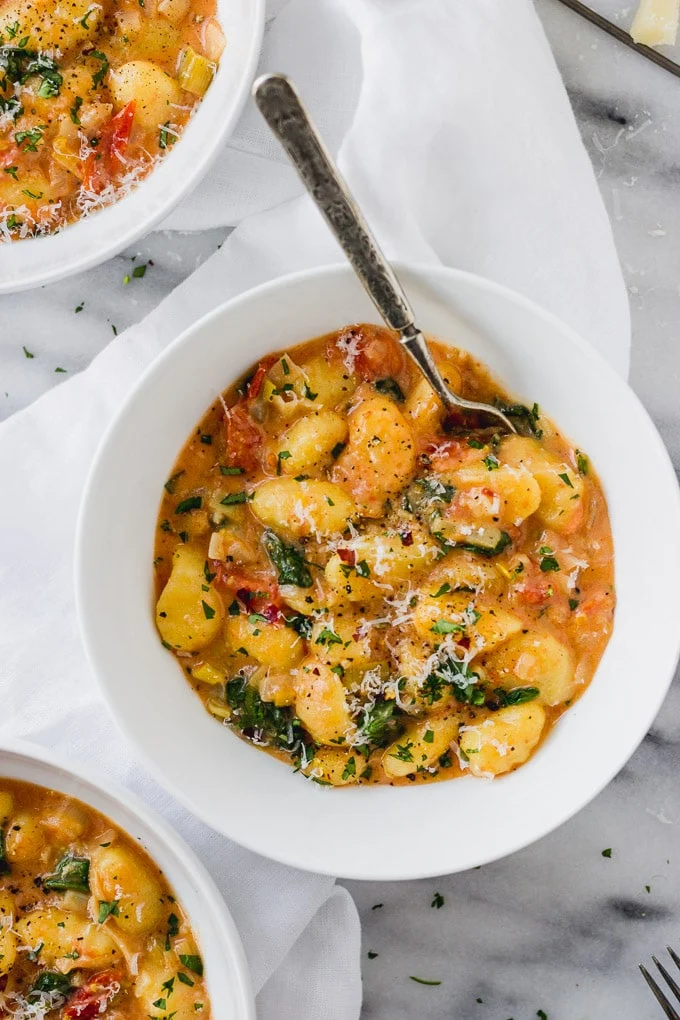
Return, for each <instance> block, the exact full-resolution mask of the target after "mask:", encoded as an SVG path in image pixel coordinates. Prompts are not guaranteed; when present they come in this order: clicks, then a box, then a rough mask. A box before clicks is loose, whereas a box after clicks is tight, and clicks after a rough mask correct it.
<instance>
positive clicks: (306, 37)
mask: <svg viewBox="0 0 680 1020" xmlns="http://www.w3.org/2000/svg"><path fill="white" fill-rule="evenodd" d="M275 7H276V10H274V8H272V11H271V14H272V18H271V19H270V21H269V24H268V30H267V34H266V39H265V49H264V53H263V58H262V63H261V69H263V70H264V69H268V70H283V71H286V72H288V73H289V74H290V75H291V76H293V77H294V78H295V80H296V81H297V82H298V83H299V85H300V87H301V90H302V92H303V95H304V96H305V98H306V99H307V100H308V101H309V105H310V107H311V109H312V112H313V114H314V116H315V118H316V119H317V121H318V123H319V126H320V127H321V129H322V131H323V133H324V136H325V137H326V139H327V141H328V143H329V146H330V148H331V150H332V151H333V152H334V153H335V154H336V155H337V157H338V159H339V162H340V165H341V167H342V170H343V172H344V174H345V176H346V177H347V180H348V181H349V183H350V185H351V187H352V188H353V189H354V191H355V192H356V195H357V197H358V199H359V201H360V203H361V204H362V206H363V207H364V209H365V212H366V214H367V217H368V219H369V221H370V222H371V223H372V224H373V226H374V228H375V230H376V232H377V234H378V236H379V238H380V240H381V242H382V243H383V245H384V247H385V249H386V251H387V253H388V254H389V255H391V256H398V257H399V258H402V259H406V260H413V261H420V262H430V263H440V262H441V263H445V264H447V265H454V266H457V267H460V268H464V269H468V270H474V271H476V272H479V273H482V274H484V275H486V276H489V277H492V278H493V279H495V280H498V281H500V282H502V283H505V284H508V285H510V286H512V287H514V288H516V289H517V290H519V291H521V292H522V293H524V294H527V295H529V296H530V297H532V298H534V299H536V300H537V301H538V302H539V303H541V304H543V305H545V306H546V307H547V308H549V309H551V310H552V311H554V312H556V313H557V314H558V315H560V316H561V317H562V318H564V319H566V320H567V321H568V322H569V323H570V324H571V325H573V326H575V327H576V328H577V329H579V330H580V331H581V333H582V334H583V335H584V336H585V337H586V338H588V339H589V340H590V341H591V342H592V343H593V344H594V345H595V346H597V347H599V349H600V350H601V351H602V352H603V353H604V354H605V355H606V356H607V357H608V358H609V359H610V361H611V362H612V364H613V365H614V366H615V367H616V368H617V369H618V371H619V372H620V373H621V374H625V373H626V371H627V365H628V349H629V323H628V309H627V303H626V297H625V291H624V287H623V282H622V279H621V275H620V272H619V268H618V263H617V259H616V254H615V251H614V247H613V243H612V237H611V232H610V228H609V224H608V221H607V219H606V215H605V212H604V209H603V206H602V203H601V201H600V197H599V194H598V191H597V187H596V184H595V180H594V176H593V173H592V169H591V167H590V164H589V163H588V160H587V157H586V155H585V152H584V150H583V147H582V145H581V142H580V139H579V136H578V132H577V129H576V126H575V123H574V120H573V117H572V114H571V110H570V108H569V105H568V101H567V98H566V94H565V92H564V89H563V86H562V84H561V81H560V79H559V76H558V74H557V71H556V68H555V66H554V63H553V61H552V57H551V55H550V52H549V49H548V47H547V44H546V41H545V39H544V37H543V34H542V31H541V29H540V26H539V24H538V22H537V19H536V17H535V14H534V11H533V8H532V6H531V4H530V3H529V0H475V2H474V3H472V2H467V3H460V2H459V3H451V2H450V0H290V2H289V3H285V2H284V3H282V2H281V0H279V2H278V3H277V4H276V5H275ZM274 14H275V16H273V15H274ZM216 224H233V225H236V229H235V230H234V232H233V233H232V234H231V235H230V237H229V239H228V240H227V242H226V244H225V245H224V246H223V247H222V249H221V250H220V251H219V252H218V253H217V254H216V255H214V256H213V257H212V258H211V259H210V260H209V261H208V262H206V263H205V264H204V265H203V266H202V267H201V268H200V269H199V270H198V271H197V272H196V273H194V275H193V276H191V277H190V278H189V279H188V280H187V281H186V282H185V283H183V284H182V285H181V286H180V287H179V288H178V289H177V290H176V291H175V292H174V293H172V294H171V295H170V296H169V297H168V298H167V299H166V300H165V301H164V302H163V303H162V304H161V305H159V307H158V308H157V309H156V310H155V311H154V312H152V313H151V315H149V316H148V318H147V319H146V320H144V321H143V322H142V323H140V324H138V325H136V326H134V327H132V328H131V329H129V330H128V331H127V332H126V333H124V334H123V335H121V336H120V337H118V338H117V339H116V340H114V341H113V342H112V343H111V344H110V345H109V347H108V348H107V349H106V350H105V351H104V352H103V353H102V354H100V355H99V357H97V358H96V359H95V360H94V361H93V363H92V364H91V366H90V367H89V368H88V369H86V370H85V371H84V372H83V373H81V374H80V375H79V376H76V377H74V378H72V379H70V380H69V381H68V382H66V383H64V384H63V385H61V386H59V387H58V388H56V389H54V390H52V391H50V392H48V393H47V394H45V395H44V396H43V397H41V398H40V400H38V401H37V402H36V403H35V404H33V405H32V406H31V407H29V408H28V409H26V410H25V411H22V412H20V413H18V414H17V415H15V416H14V417H13V418H11V419H9V420H8V421H7V422H6V423H5V424H4V425H2V426H0V478H2V480H3V499H2V509H1V510H0V517H1V520H2V527H1V528H0V705H2V714H1V715H0V740H2V739H9V738H14V737H24V738H27V739H30V740H33V741H34V742H36V743H38V744H41V745H43V746H45V747H51V748H55V749H57V750H59V751H61V752H62V753H63V754H67V755H70V756H72V757H73V758H78V759H80V760H81V761H88V762H92V764H93V765H94V766H96V767H97V768H98V769H99V770H100V771H101V772H103V773H105V774H106V775H107V776H108V777H111V778H117V779H118V780H119V781H120V782H122V783H124V784H125V785H126V786H127V787H129V788H130V789H132V790H134V791H135V792H136V793H137V794H139V795H140V796H141V797H143V798H144V799H145V800H146V801H147V803H149V804H150V805H152V806H153V807H154V808H155V809H156V810H157V811H160V812H161V813H162V814H163V815H164V816H165V817H166V818H167V819H168V820H169V821H170V822H171V823H172V824H173V825H174V826H175V827H176V828H177V829H178V831H179V832H180V833H181V834H182V835H183V836H184V838H185V839H186V840H187V841H188V842H189V843H190V844H191V845H192V846H193V847H194V849H195V850H196V851H197V852H198V854H199V855H200V857H201V858H202V859H203V861H204V862H205V864H206V866H207V867H208V869H209V871H210V872H211V874H212V875H213V877H214V878H215V880H216V882H217V884H218V886H219V888H220V889H221V890H222V892H223V894H224V896H225V899H226V901H227V903H228V905H229V907H230V908H231V910H232V913H233V915H234V919H235V921H236V924H237V926H238V929H239V931H240V933H241V937H242V939H243V943H244V946H245V950H246V954H247V956H248V960H249V963H250V968H251V972H252V976H253V983H254V986H255V989H256V991H257V993H258V1000H257V1005H258V1016H259V1017H261V1018H263V1020H289V1018H290V1020H293V1018H294V1020H318V1018H319V1017H324V1018H329V1020H356V1018H357V1017H358V1016H359V1012H360V1004H361V979H360V931H359V921H358V917H357V912H356V909H355V907H354V904H353V902H352V900H351V898H350V896H349V894H348V893H347V892H346V891H345V890H344V889H342V888H340V887H338V886H336V885H335V884H334V882H333V880H332V879H328V878H324V877H321V876H317V875H310V874H303V873H301V872H298V871H295V870H294V869H291V868H288V867H284V866H283V865H279V864H276V863H273V862H271V861H267V860H264V859H263V858H260V857H258V856H256V855H254V854H252V853H250V852H249V851H246V850H243V849H241V848H240V847H238V846H236V845H234V844H233V843H230V842H229V841H228V840H226V839H224V838H223V837H222V836H219V835H217V834H216V833H214V832H212V831H211V830H210V829H208V828H207V827H206V826H204V825H203V824H202V823H200V822H198V821H197V820H196V819H194V818H193V817H192V816H191V815H190V814H188V813H187V812H186V811H185V810H184V809H183V808H181V807H180V806H179V805H178V804H177V803H176V802H175V801H174V800H173V798H172V797H171V796H170V795H169V794H168V793H167V792H165V791H164V790H162V789H160V788H159V787H158V786H157V785H156V783H155V782H154V781H153V780H152V779H151V778H150V777H149V776H148V775H147V774H146V773H145V771H144V769H143V768H142V767H141V766H140V764H139V762H138V761H137V759H136V756H135V753H134V749H133V748H131V747H129V746H128V745H127V744H126V743H125V741H124V740H123V738H122V736H121V735H120V733H119V732H118V731H117V730H116V729H115V727H114V725H113V723H112V722H111V720H110V719H109V718H108V716H107V713H106V709H105V708H104V705H103V703H102V700H101V698H100V695H99V692H98V689H97V687H96V684H95V682H94V680H93V677H92V675H91V672H90V670H89V667H88V665H87V663H86V660H85V656H84V651H83V648H82V645H81V641H80V637H79V634H78V626H77V622H76V618H75V609H74V594H73V551H74V535H75V522H76V517H77V513H78V506H79V502H80V498H81V494H82V489H83V485H84V481H85V477H86V475H87V472H88V470H89V468H90V465H91V462H92V458H93V456H94V453H95V450H96V447H97V444H98V443H99V440H100V438H101V436H102V434H103V432H104V429H105V428H106V426H107V425H108V423H109V421H110V420H111V418H112V416H113V415H114V413H115V411H116V410H117V408H118V407H119V406H120V404H121V402H122V401H123V400H124V398H125V397H126V395H127V393H128V392H129V390H130V388H131V387H132V385H133V384H134V383H135V382H136V380H137V379H138V378H139V375H140V374H141V372H142V370H143V369H144V368H145V367H146V365H147V364H148V363H149V362H150V361H151V360H152V359H153V358H154V356H155V355H156V354H158V353H159V351H161V350H162V349H163V348H164V347H165V346H166V345H167V344H168V343H169V342H170V341H171V340H172V339H174V337H176V336H177V335H179V333H181V332H182V331H183V330H184V329H185V328H187V327H188V326H189V325H191V323H192V322H194V321H195V320H196V319H197V318H198V317H199V316H201V315H203V314H205V313H206V312H207V311H209V310H210V309H211V308H214V307H215V306H216V305H218V304H220V303H221V302H223V301H225V300H227V299H228V298H230V297H232V296H234V295H236V294H238V293H240V292H241V291H243V290H244V289H247V288H248V287H251V286H253V285H254V284H257V283H260V282H262V281H264V280H267V279H270V278H272V277H275V276H277V275H279V274H281V273H284V272H289V271H293V270H297V269H302V268H305V267H309V266H314V265H319V264H321V263H324V262H332V261H338V260H339V258H340V252H339V249H338V248H337V245H336V244H335V242H334V241H333V240H332V238H331V237H330V236H329V234H328V231H327V229H326V227H325V225H324V223H323V222H322V220H321V219H320V217H319V216H318V214H317V213H316V211H315V210H314V209H313V208H312V206H311V204H310V203H309V201H308V200H307V198H306V197H304V196H302V194H301V188H300V185H299V182H298V181H297V178H296V177H295V175H294V173H293V171H292V170H291V169H290V167H289V166H288V165H287V163H286V161H285V158H284V156H283V154H282V152H281V151H280V150H279V149H278V147H277V144H276V143H275V142H274V140H273V139H272V138H271V137H270V135H269V133H268V130H267V128H266V127H265V126H264V124H263V123H261V121H260V120H259V116H258V114H257V113H256V111H255V110H254V108H253V107H252V106H251V107H250V108H249V109H248V110H247V111H246V113H245V114H244V116H243V118H242V120H241V123H240V124H239V126H238V129H237V131H236V133H235V135H234V136H233V138H232V140H231V142H230V143H229V145H228V146H227V147H226V148H225V151H224V153H223V156H222V158H221V159H220V161H219V162H218V164H217V165H216V167H215V168H214V170H213V171H212V172H211V174H210V176H209V177H208V178H207V179H206V180H205V181H204V182H203V183H202V184H201V186H200V187H199V188H198V190H197V191H196V192H195V193H194V194H193V195H192V196H190V197H189V198H188V199H187V200H186V201H185V202H184V203H183V204H182V205H181V206H180V207H178V208H177V209H176V210H175V212H174V213H173V215H172V216H171V217H170V219H169V220H168V222H167V223H166V226H171V227H176V228H182V229H197V228H204V227H208V226H214V225H216ZM339 325H340V324H339ZM227 381H228V380H225V383H226V382H227ZM120 481H121V484H125V480H124V479H121V480H120ZM102 583H105V580H104V579H103V581H102Z"/></svg>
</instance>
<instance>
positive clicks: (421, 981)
mask: <svg viewBox="0 0 680 1020" xmlns="http://www.w3.org/2000/svg"><path fill="white" fill-rule="evenodd" d="M409 980H411V981H415V982H416V984H419V985H440V984H441V981H428V980H427V978H421V977H416V976H415V974H409Z"/></svg>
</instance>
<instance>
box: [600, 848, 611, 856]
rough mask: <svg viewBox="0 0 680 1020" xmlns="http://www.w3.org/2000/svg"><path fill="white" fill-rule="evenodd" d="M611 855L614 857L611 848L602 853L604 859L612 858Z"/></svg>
mask: <svg viewBox="0 0 680 1020" xmlns="http://www.w3.org/2000/svg"><path fill="white" fill-rule="evenodd" d="M611 855H612V848H611V847H610V846H608V847H607V849H606V850H603V851H602V856H603V857H611Z"/></svg>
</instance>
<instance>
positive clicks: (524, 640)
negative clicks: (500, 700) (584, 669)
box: [482, 631, 575, 705]
mask: <svg viewBox="0 0 680 1020" xmlns="http://www.w3.org/2000/svg"><path fill="white" fill-rule="evenodd" d="M482 665H483V666H484V668H485V669H487V670H488V671H489V674H490V675H491V677H492V679H493V680H494V682H497V683H499V684H500V685H501V686H503V687H519V686H523V685H525V686H527V687H537V688H538V690H539V691H540V692H541V693H540V697H539V700H540V701H541V702H542V703H543V704H544V705H559V704H563V703H564V702H565V701H568V700H569V698H571V697H572V696H573V693H574V688H575V676H574V671H575V663H574V656H573V653H572V652H571V651H570V650H569V648H567V646H566V645H564V644H562V642H561V641H558V640H557V638H555V637H553V636H552V634H546V633H541V632H540V631H538V632H536V631H531V632H529V633H528V634H516V635H515V636H514V637H512V638H511V639H510V640H509V641H507V642H506V643H505V644H503V645H501V646H500V648H496V649H495V650H494V651H493V652H492V653H491V654H490V655H489V656H487V657H485V658H484V660H483V663H482Z"/></svg>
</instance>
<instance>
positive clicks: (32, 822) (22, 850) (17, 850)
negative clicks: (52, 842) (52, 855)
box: [5, 811, 46, 864]
mask: <svg viewBox="0 0 680 1020" xmlns="http://www.w3.org/2000/svg"><path fill="white" fill-rule="evenodd" d="M5 849H6V851H7V857H8V858H9V860H10V861H15V862H16V863H17V864H25V863H27V862H29V861H39V860H41V859H42V856H43V851H44V850H45V849H46V847H45V833H44V831H43V827H42V825H41V824H40V820H39V819H37V818H35V817H34V816H33V815H32V814H31V813H30V812H28V811H17V812H16V814H13V815H12V816H11V819H10V824H9V825H8V827H7V834H6V836H5Z"/></svg>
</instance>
